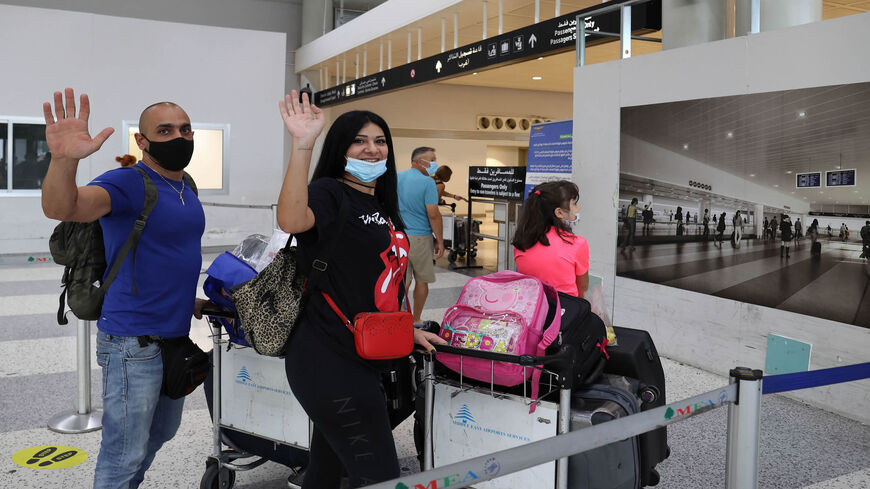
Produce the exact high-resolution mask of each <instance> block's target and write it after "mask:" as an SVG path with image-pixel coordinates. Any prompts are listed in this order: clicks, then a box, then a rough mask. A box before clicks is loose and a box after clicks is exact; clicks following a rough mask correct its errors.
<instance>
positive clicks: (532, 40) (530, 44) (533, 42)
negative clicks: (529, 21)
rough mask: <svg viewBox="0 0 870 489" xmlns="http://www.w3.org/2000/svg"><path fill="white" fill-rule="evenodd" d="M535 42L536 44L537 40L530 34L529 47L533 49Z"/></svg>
mask: <svg viewBox="0 0 870 489" xmlns="http://www.w3.org/2000/svg"><path fill="white" fill-rule="evenodd" d="M536 42H538V38H537V37H535V35H534V34H532V35H531V36H529V46H531V47H535V43H536Z"/></svg>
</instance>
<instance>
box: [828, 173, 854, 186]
mask: <svg viewBox="0 0 870 489" xmlns="http://www.w3.org/2000/svg"><path fill="white" fill-rule="evenodd" d="M825 185H826V186H828V187H854V186H855V185H856V184H855V170H854V169H852V170H833V171H826V172H825Z"/></svg>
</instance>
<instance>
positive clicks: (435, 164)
mask: <svg viewBox="0 0 870 489" xmlns="http://www.w3.org/2000/svg"><path fill="white" fill-rule="evenodd" d="M423 161H426V160H423ZM437 169H438V162H437V161H434V160H432V161H430V162H429V166H428V167H426V173H428V174H429V176H430V177H431V176H432V175H434V174H435V170H437Z"/></svg>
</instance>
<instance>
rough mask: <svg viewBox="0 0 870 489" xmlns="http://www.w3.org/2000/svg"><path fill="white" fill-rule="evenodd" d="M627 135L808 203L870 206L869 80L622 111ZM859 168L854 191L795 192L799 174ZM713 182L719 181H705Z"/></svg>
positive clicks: (823, 188)
mask: <svg viewBox="0 0 870 489" xmlns="http://www.w3.org/2000/svg"><path fill="white" fill-rule="evenodd" d="M622 115H623V116H622V131H623V133H625V134H629V135H631V136H634V137H637V138H639V139H642V140H645V141H648V142H650V143H652V144H655V145H657V146H660V147H663V148H666V149H668V150H670V151H672V152H674V153H677V154H682V155H686V156H688V157H690V158H692V159H695V160H697V161H701V162H703V163H706V164H708V165H711V166H714V167H716V168H719V169H721V170H724V171H726V172H728V173H731V174H733V175H736V176H739V177H741V178H744V179H746V180H747V181H752V182H754V183H757V184H760V185H765V186H770V187H772V188H773V189H775V190H776V191H779V192H782V193H786V194H789V195H794V196H796V197H801V198H804V199H805V200H806V201H807V202H809V203H810V204H815V203H823V204H845V203H848V204H856V205H858V204H868V203H870V184H867V183H862V182H867V181H868V180H867V179H868V178H870V83H857V84H850V85H836V86H828V87H817V88H805V89H799V90H787V91H781V92H770V93H759V94H750V95H737V96H730V97H719V98H711V99H701V100H688V101H681V102H672V103H666V104H655V105H647V106H639V107H627V108H624V109H623V114H622ZM851 168H854V169H856V175H857V177H856V181H857V183H858V185H857V186H854V187H841V188H831V187H821V188H816V189H797V188H796V180H795V179H796V174H797V173H800V172H808V171H818V172H822V180H823V181H824V178H825V176H824V172H825V171H826V170H837V169H851ZM702 183H710V184H714V182H702Z"/></svg>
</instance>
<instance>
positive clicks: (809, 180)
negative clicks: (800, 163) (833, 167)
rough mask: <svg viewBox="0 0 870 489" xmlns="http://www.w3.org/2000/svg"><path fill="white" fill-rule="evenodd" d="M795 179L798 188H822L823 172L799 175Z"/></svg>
mask: <svg viewBox="0 0 870 489" xmlns="http://www.w3.org/2000/svg"><path fill="white" fill-rule="evenodd" d="M795 177H796V185H797V188H813V187H821V186H822V172H818V171H816V172H809V173H798V174H797V175H795Z"/></svg>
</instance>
